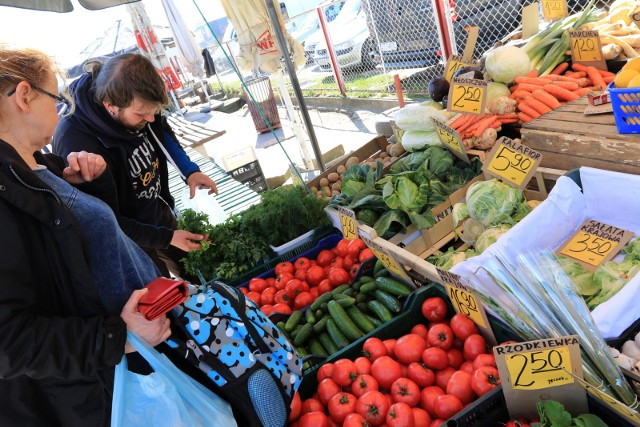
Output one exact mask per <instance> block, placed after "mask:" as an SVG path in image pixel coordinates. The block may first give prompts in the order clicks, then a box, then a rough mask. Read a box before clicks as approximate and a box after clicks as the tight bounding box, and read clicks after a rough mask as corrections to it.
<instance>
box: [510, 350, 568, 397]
mask: <svg viewBox="0 0 640 427" xmlns="http://www.w3.org/2000/svg"><path fill="white" fill-rule="evenodd" d="M506 361H507V368H508V369H509V376H510V378H511V384H512V385H513V388H514V389H520V390H539V389H541V388H549V387H557V386H561V385H564V384H571V383H573V377H572V376H571V375H568V374H566V373H565V372H564V371H565V370H566V371H569V372H571V371H572V369H571V357H570V356H569V348H568V347H559V348H554V349H551V350H544V351H530V352H527V353H517V354H510V355H509V356H507V358H506Z"/></svg>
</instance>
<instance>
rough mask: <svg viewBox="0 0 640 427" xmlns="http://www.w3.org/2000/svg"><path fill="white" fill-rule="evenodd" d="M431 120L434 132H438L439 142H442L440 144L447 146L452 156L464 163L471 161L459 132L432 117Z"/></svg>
mask: <svg viewBox="0 0 640 427" xmlns="http://www.w3.org/2000/svg"><path fill="white" fill-rule="evenodd" d="M431 120H432V121H433V124H434V126H435V128H436V132H438V137H439V138H440V142H442V144H443V145H444V146H445V147H447V148H448V149H449V151H451V153H453V155H454V156H456V157H458V158H459V159H461V160H462V161H464V162H466V163H471V160H469V156H468V155H467V151H466V150H465V149H464V144H463V143H462V138H461V137H460V133H458V132H457V131H456V130H455V129H452V128H450V127H449V126H447V125H446V124H444V123H442V122H441V121H438V120H436V119H434V118H433V117H432V118H431Z"/></svg>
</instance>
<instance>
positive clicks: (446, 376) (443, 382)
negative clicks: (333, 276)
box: [435, 367, 456, 390]
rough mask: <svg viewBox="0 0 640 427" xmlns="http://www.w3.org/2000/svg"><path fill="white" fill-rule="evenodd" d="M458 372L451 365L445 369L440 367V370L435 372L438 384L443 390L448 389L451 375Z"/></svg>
mask: <svg viewBox="0 0 640 427" xmlns="http://www.w3.org/2000/svg"><path fill="white" fill-rule="evenodd" d="M455 372H456V370H455V369H453V368H451V367H446V368H444V369H440V370H439V371H436V372H435V376H436V385H437V386H438V387H440V388H441V389H443V390H446V389H447V384H448V383H449V380H450V379H451V376H452V375H453V374H454V373H455Z"/></svg>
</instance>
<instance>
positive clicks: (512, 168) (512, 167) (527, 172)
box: [482, 137, 542, 188]
mask: <svg viewBox="0 0 640 427" xmlns="http://www.w3.org/2000/svg"><path fill="white" fill-rule="evenodd" d="M541 159H542V155H541V154H540V153H538V152H537V151H535V150H532V149H530V148H529V147H526V146H524V145H522V144H519V143H517V142H515V141H513V140H511V139H509V138H504V137H503V138H501V139H500V140H499V141H498V144H496V145H495V146H494V147H493V150H491V153H490V154H489V159H488V160H487V162H485V164H484V165H483V167H482V169H483V170H484V171H485V172H488V173H490V174H493V175H495V176H497V177H498V178H500V179H502V180H503V181H505V182H508V183H511V184H512V185H514V186H516V187H519V188H524V187H525V186H526V184H527V183H528V182H529V179H531V177H532V176H533V173H534V172H535V169H536V168H537V166H538V163H540V160H541Z"/></svg>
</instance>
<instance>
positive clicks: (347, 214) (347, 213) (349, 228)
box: [338, 206, 358, 240]
mask: <svg viewBox="0 0 640 427" xmlns="http://www.w3.org/2000/svg"><path fill="white" fill-rule="evenodd" d="M338 213H339V214H340V225H341V226H342V235H343V236H344V238H345V239H347V240H353V239H355V238H356V237H358V226H357V223H356V213H355V212H354V211H352V210H351V209H347V208H345V207H343V206H338Z"/></svg>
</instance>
